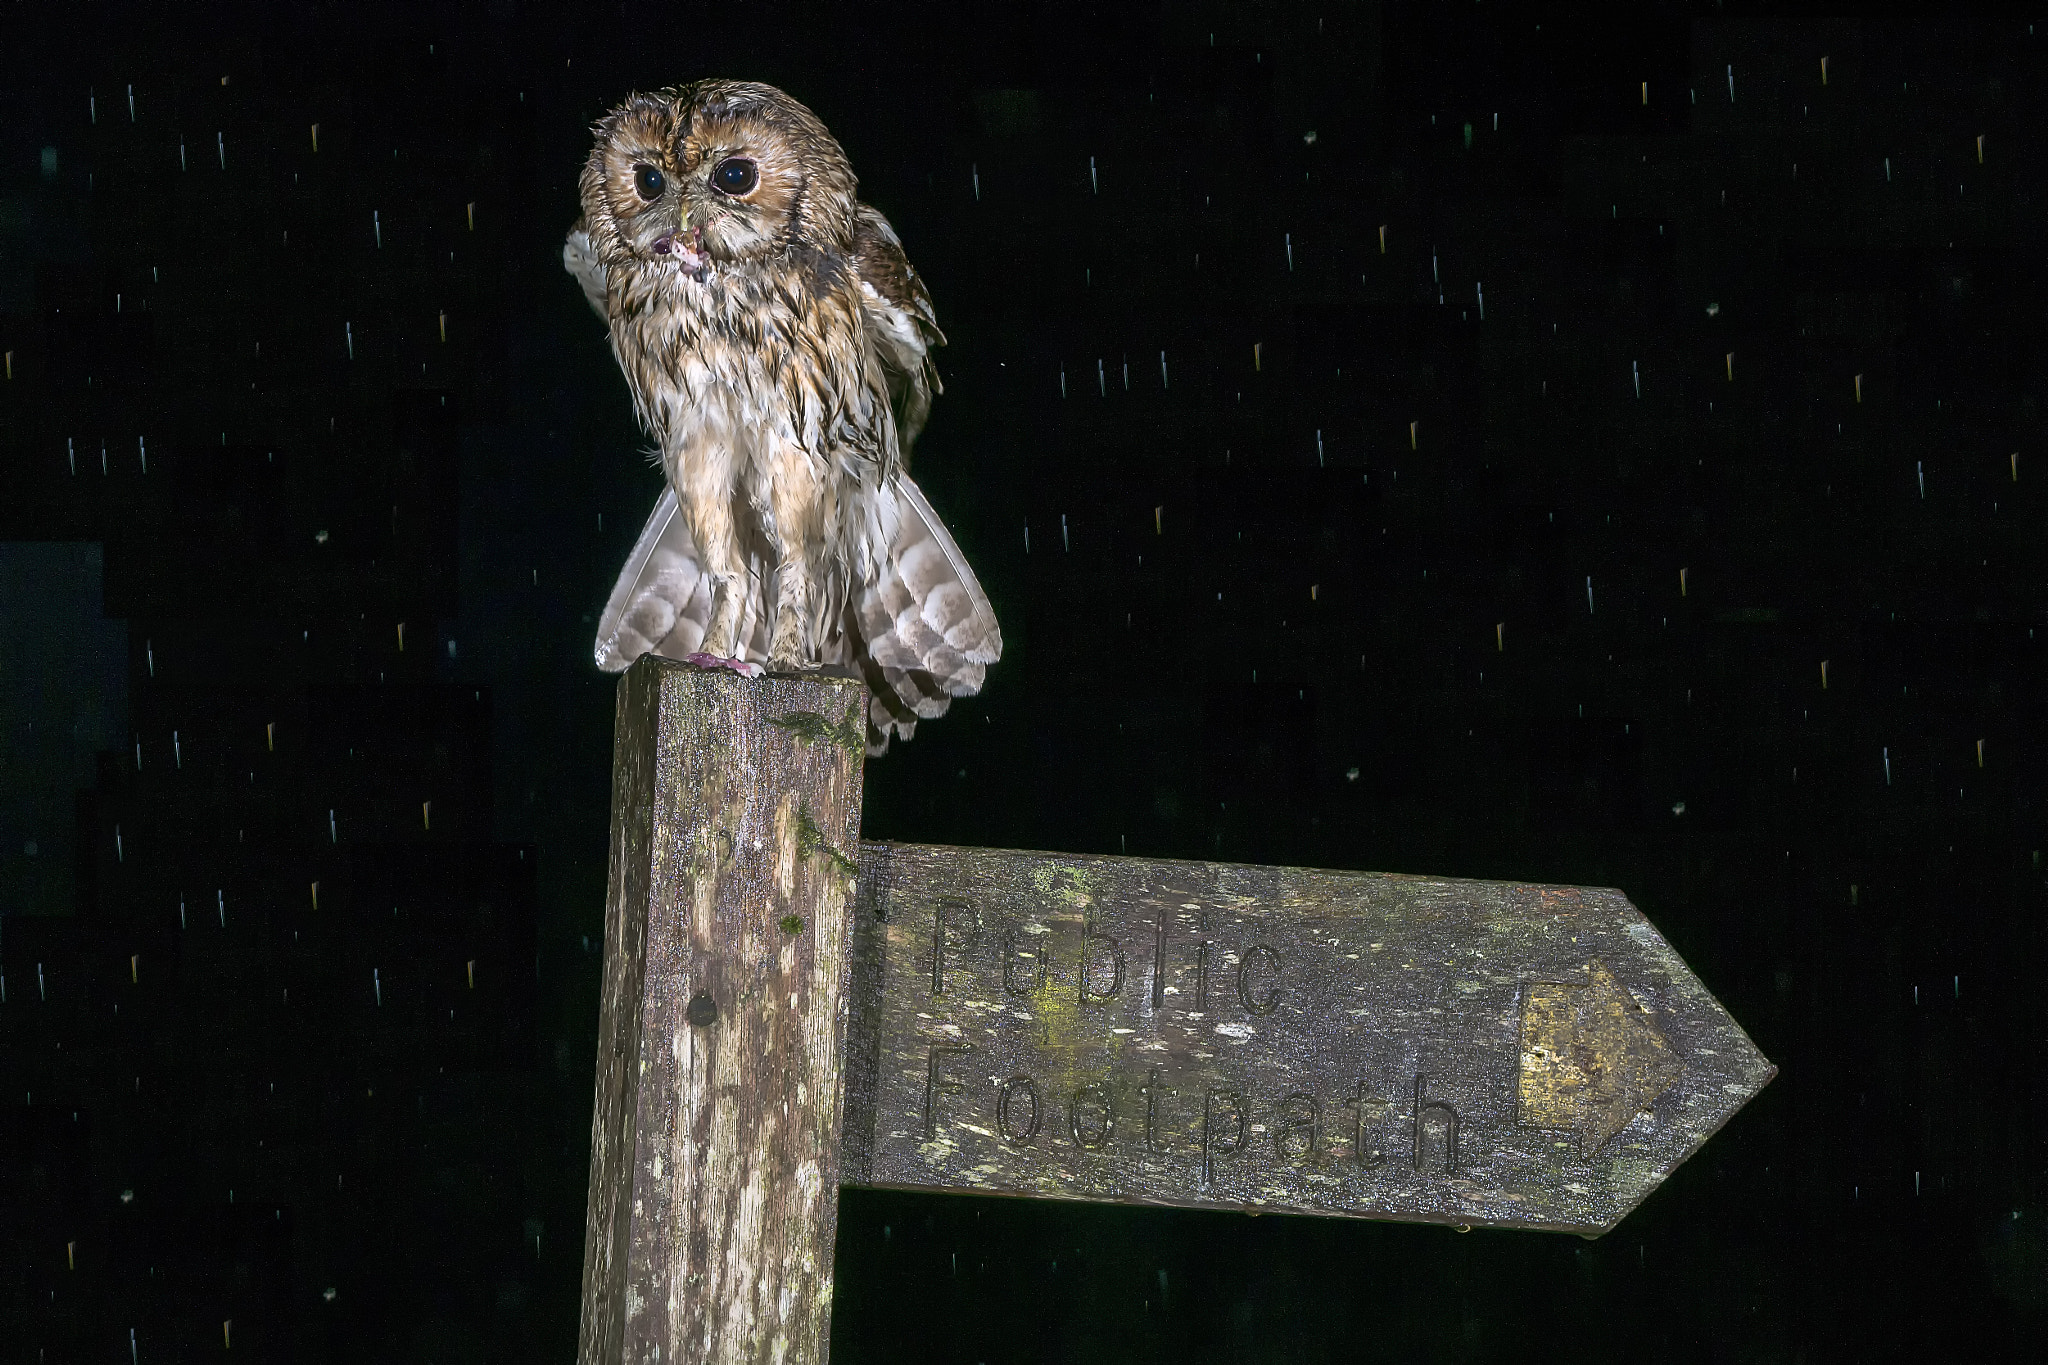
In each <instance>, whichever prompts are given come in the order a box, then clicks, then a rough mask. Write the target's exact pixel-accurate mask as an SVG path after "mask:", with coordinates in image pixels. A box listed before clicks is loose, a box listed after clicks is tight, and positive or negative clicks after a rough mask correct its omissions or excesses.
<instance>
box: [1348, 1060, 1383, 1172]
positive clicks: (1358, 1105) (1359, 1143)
mask: <svg viewBox="0 0 2048 1365" xmlns="http://www.w3.org/2000/svg"><path fill="white" fill-rule="evenodd" d="M1344 1107H1345V1108H1347V1109H1350V1110H1352V1111H1353V1118H1352V1123H1351V1159H1352V1160H1354V1161H1356V1162H1357V1163H1358V1164H1359V1165H1361V1166H1363V1167H1365V1168H1366V1169H1367V1170H1377V1169H1378V1168H1379V1167H1381V1166H1384V1165H1386V1164H1387V1154H1386V1153H1385V1152H1383V1151H1381V1150H1380V1148H1379V1146H1378V1144H1374V1145H1373V1146H1371V1147H1368V1146H1367V1145H1366V1141H1365V1111H1366V1110H1367V1108H1373V1109H1385V1108H1386V1107H1387V1101H1386V1100H1384V1099H1382V1098H1380V1097H1379V1096H1378V1095H1368V1094H1367V1093H1366V1092H1365V1082H1364V1081H1360V1082H1359V1083H1358V1089H1357V1090H1356V1091H1355V1092H1354V1093H1353V1095H1352V1097H1351V1098H1350V1099H1348V1100H1345V1101H1344Z"/></svg>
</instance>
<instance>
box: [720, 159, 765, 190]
mask: <svg viewBox="0 0 2048 1365" xmlns="http://www.w3.org/2000/svg"><path fill="white" fill-rule="evenodd" d="M760 183H761V173H760V172H759V171H757V170H756V169H754V163H753V162H751V161H749V160H747V159H746V158H745V157H739V156H732V157H727V158H726V159H725V160H723V161H721V162H719V163H718V164H717V165H716V166H714V167H712V168H711V188H713V189H715V190H717V191H719V192H720V193H722V194H745V193H746V192H747V191H749V190H751V189H753V188H754V186H756V185H758V184H760Z"/></svg>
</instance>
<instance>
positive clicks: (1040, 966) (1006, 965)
mask: <svg viewBox="0 0 2048 1365" xmlns="http://www.w3.org/2000/svg"><path fill="white" fill-rule="evenodd" d="M1021 935H1022V931H1021V930H1019V929H1018V928H1016V927H1015V926H1014V925H1013V926H1011V927H1010V928H1008V929H1005V930H1004V931H1003V990H1004V991H1006V992H1007V993H1009V994H1011V995H1030V994H1031V993H1032V992H1033V991H1042V990H1044V989H1045V979H1046V976H1047V973H1048V969H1049V968H1050V966H1051V961H1050V959H1051V956H1052V955H1051V954H1050V953H1048V952H1046V951H1045V947H1044V945H1043V944H1040V945H1039V946H1037V947H1035V948H1029V949H1026V950H1024V952H1023V956H1025V957H1028V958H1030V959H1031V966H1030V967H1029V968H1028V969H1026V970H1025V971H1023V972H1018V971H1017V970H1016V967H1017V957H1018V943H1019V940H1020V938H1021Z"/></svg>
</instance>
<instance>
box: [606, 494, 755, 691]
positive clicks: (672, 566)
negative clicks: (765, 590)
mask: <svg viewBox="0 0 2048 1365" xmlns="http://www.w3.org/2000/svg"><path fill="white" fill-rule="evenodd" d="M758 601H759V594H757V593H749V594H747V605H746V607H745V608H744V609H743V611H742V613H741V616H740V631H739V640H740V646H739V650H740V656H741V657H742V658H744V659H746V660H747V661H748V662H750V663H757V664H758V663H766V662H767V661H768V640H767V622H766V621H765V620H763V619H762V617H763V614H762V613H761V612H760V611H759V610H757V604H758ZM710 623H711V579H710V578H709V577H708V576H706V574H705V573H704V570H703V567H702V566H701V565H700V564H699V563H698V562H697V546H696V543H695V542H694V541H692V540H691V539H690V528H689V525H688V523H686V522H685V521H684V520H683V516H682V509H681V508H680V507H679V506H678V505H677V503H676V493H675V490H674V489H673V488H670V487H668V486H666V485H664V486H663V487H662V490H661V497H660V498H659V499H657V500H656V501H655V504H654V512H653V514H652V515H650V516H649V517H648V518H647V525H646V527H645V528H643V529H642V530H641V532H640V539H639V540H638V541H636V542H635V543H634V545H633V552H632V553H631V554H629V555H627V556H626V565H625V567H624V568H622V569H620V570H619V581H618V583H617V584H616V585H615V586H614V587H613V588H612V595H611V599H610V600H609V601H607V602H606V603H605V606H604V614H603V615H602V616H600V617H599V618H598V622H597V651H596V652H597V666H598V667H599V668H601V669H603V670H604V671H605V672H607V673H623V672H625V671H626V669H628V668H630V667H631V666H632V664H633V661H634V660H635V659H637V658H639V657H640V656H641V655H642V654H659V655H660V656H661V657H662V658H664V659H681V658H685V657H687V656H689V655H691V654H694V653H696V652H697V648H698V646H699V645H701V644H702V643H703V642H704V629H705V627H706V626H708V625H709V624H710Z"/></svg>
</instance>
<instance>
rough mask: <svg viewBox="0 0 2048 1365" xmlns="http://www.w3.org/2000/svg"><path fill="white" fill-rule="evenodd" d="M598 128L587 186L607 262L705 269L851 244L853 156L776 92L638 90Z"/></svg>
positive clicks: (737, 86)
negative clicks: (850, 158)
mask: <svg viewBox="0 0 2048 1365" xmlns="http://www.w3.org/2000/svg"><path fill="white" fill-rule="evenodd" d="M593 132H594V133H595V135H596V145H595V146H594V147H592V148H591V152H590V159H589V161H587V162H586V163H584V167H583V175H582V179H581V182H580V189H581V192H582V198H583V212H584V217H585V220H586V222H587V223H588V225H589V229H590V238H591V245H592V247H593V249H594V250H595V251H596V253H597V257H598V259H599V260H600V261H601V262H603V263H604V264H605V265H606V266H610V267H619V266H634V265H637V266H641V267H646V268H664V267H666V268H676V269H682V270H687V271H692V272H698V271H701V270H703V269H705V268H712V269H715V268H717V267H719V266H721V265H733V264H742V263H746V262H751V261H758V260H761V259H763V258H766V257H769V256H773V255H776V254H778V253H783V252H788V251H791V250H800V249H806V248H807V249H811V250H827V251H834V252H844V251H846V250H847V249H849V248H850V247H851V245H852V241H853V211H854V206H855V203H856V200H855V184H856V182H855V180H854V175H853V168H852V167H850V166H849V165H847V162H846V153H845V152H843V151H841V150H840V147H839V144H838V142H836V141H834V140H833V137H832V134H831V133H829V132H827V131H826V129H825V125H824V124H823V123H821V122H819V121H818V116H817V115H815V114H813V113H812V112H811V111H810V110H808V109H806V108H804V106H803V105H801V104H799V103H797V102H796V101H795V100H793V99H791V98H790V97H789V96H788V95H785V94H784V93H782V91H780V90H777V89H776V88H775V87H774V86H771V85H759V84H755V83H753V82H749V81H725V80H707V81H698V82H696V83H694V84H691V85H683V86H677V87H675V88H673V89H669V90H663V91H660V92H658V93H655V94H652V95H637V94H636V95H634V96H632V97H631V98H629V99H627V100H626V102H625V103H623V104H621V105H620V106H619V107H618V108H616V109H614V110H612V111H611V112H610V113H608V114H606V115H605V116H604V118H602V119H601V120H599V121H598V124H597V126H596V128H595V129H594V130H593Z"/></svg>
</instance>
